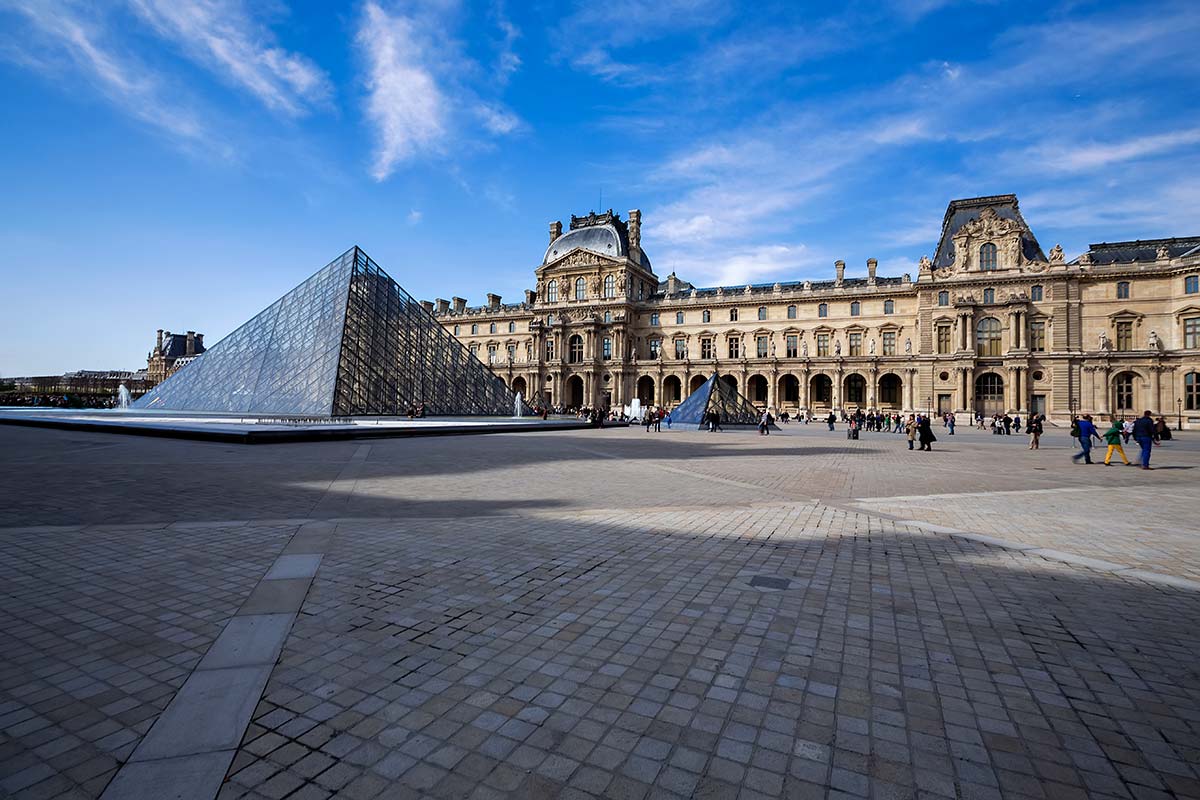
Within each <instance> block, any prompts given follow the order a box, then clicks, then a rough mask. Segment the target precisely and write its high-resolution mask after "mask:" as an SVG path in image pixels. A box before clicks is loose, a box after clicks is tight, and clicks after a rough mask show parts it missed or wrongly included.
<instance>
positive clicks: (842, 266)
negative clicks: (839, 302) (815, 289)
mask: <svg viewBox="0 0 1200 800" xmlns="http://www.w3.org/2000/svg"><path fill="white" fill-rule="evenodd" d="M833 266H834V267H836V268H837V285H838V286H841V285H842V281H844V280H845V279H846V262H845V261H842V260H841V259H840V258H839V259H838V260H837V261H835V262H833Z"/></svg>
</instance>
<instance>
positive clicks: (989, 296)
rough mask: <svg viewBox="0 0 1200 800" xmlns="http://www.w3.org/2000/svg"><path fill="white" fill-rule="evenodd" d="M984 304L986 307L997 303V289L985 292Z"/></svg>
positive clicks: (985, 290)
mask: <svg viewBox="0 0 1200 800" xmlns="http://www.w3.org/2000/svg"><path fill="white" fill-rule="evenodd" d="M983 302H984V304H985V305H989V306H990V305H991V304H992V303H994V302H996V290H995V289H984V290H983Z"/></svg>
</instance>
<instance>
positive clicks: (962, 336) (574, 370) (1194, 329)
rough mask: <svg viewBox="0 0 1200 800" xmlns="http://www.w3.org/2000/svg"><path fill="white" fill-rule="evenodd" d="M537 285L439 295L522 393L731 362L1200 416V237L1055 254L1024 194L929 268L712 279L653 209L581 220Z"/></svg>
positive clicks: (671, 388) (882, 385) (785, 373)
mask: <svg viewBox="0 0 1200 800" xmlns="http://www.w3.org/2000/svg"><path fill="white" fill-rule="evenodd" d="M535 274H536V279H537V288H536V289H533V290H529V291H526V292H525V299H524V301H523V302H520V303H515V304H504V303H502V302H501V298H500V297H499V296H497V295H493V294H489V295H488V303H487V305H485V306H481V307H474V308H468V307H467V305H466V301H465V300H463V299H462V298H459V297H456V298H454V299H453V301H451V302H448V301H445V300H438V301H437V302H436V305H434V304H432V303H427V304H426V306H427V307H428V308H429V309H430V310H432V311H433V312H434V313H435V316H436V317H437V319H438V320H439V321H440V322H441V323H442V325H444V326H445V327H446V328H447V329H449V330H450V331H452V332H453V333H454V335H455V336H457V337H459V339H460V340H461V341H463V343H464V344H466V345H467V346H468V347H470V348H471V349H472V350H473V351H474V352H475V353H476V354H477V356H478V357H479V358H480V359H481V360H482V361H484V362H485V363H488V364H490V365H491V366H492V368H493V369H494V370H495V371H496V372H497V373H498V374H500V375H501V376H503V377H504V379H505V381H506V382H507V383H508V384H509V386H511V387H512V388H513V389H515V390H519V391H521V392H523V393H524V394H525V395H526V396H527V397H531V398H532V397H536V396H537V395H539V394H540V395H541V397H542V398H543V399H544V400H549V401H550V402H551V403H556V404H562V405H565V406H579V405H593V404H594V405H600V406H608V405H617V404H626V403H628V402H629V401H630V400H631V399H632V398H634V397H638V398H640V399H641V400H642V402H643V403H657V404H662V405H667V406H671V405H674V404H676V403H678V402H679V401H680V400H681V399H682V398H683V397H685V396H686V395H687V394H688V393H690V392H691V391H693V390H694V389H695V388H697V387H698V386H699V385H700V384H701V383H702V382H703V381H704V380H705V379H706V378H707V377H708V376H709V375H711V374H712V372H713V370H719V371H720V372H721V374H722V376H724V378H725V379H726V380H728V381H731V382H733V383H735V384H736V386H737V389H738V390H739V391H740V392H742V393H743V394H744V395H746V396H747V397H748V398H749V399H750V400H752V401H753V402H755V403H757V404H759V405H762V406H770V407H772V408H774V409H775V410H776V411H780V410H787V411H789V412H792V413H796V412H799V411H803V410H810V411H812V412H813V413H814V414H818V415H819V414H825V413H828V411H829V410H830V409H846V410H850V409H855V408H860V407H861V408H867V409H884V410H900V411H922V410H923V411H934V412H945V411H954V412H958V413H962V414H971V413H973V412H975V411H981V412H983V413H984V414H989V415H990V414H992V413H997V412H1000V413H1003V412H1018V413H1020V414H1021V415H1022V416H1024V415H1027V414H1029V413H1031V412H1039V413H1045V414H1047V415H1048V416H1049V417H1050V418H1051V419H1052V420H1058V421H1062V420H1066V419H1068V418H1069V417H1070V415H1071V413H1079V412H1082V413H1092V414H1095V415H1099V416H1101V417H1109V416H1112V415H1120V416H1124V415H1134V414H1140V413H1141V412H1142V411H1143V410H1145V409H1150V410H1152V411H1154V412H1155V413H1157V414H1163V415H1165V416H1168V417H1170V418H1172V419H1174V418H1176V417H1177V416H1178V417H1182V418H1183V422H1184V424H1185V425H1187V424H1188V422H1189V419H1188V418H1189V417H1190V418H1191V419H1190V422H1191V425H1192V426H1193V427H1195V426H1200V236H1196V237H1188V238H1173V239H1155V240H1148V241H1134V242H1116V243H1103V244H1094V245H1092V246H1091V247H1090V248H1089V250H1088V252H1086V253H1084V254H1082V255H1080V256H1079V257H1078V258H1075V259H1073V260H1068V259H1067V258H1066V256H1065V254H1064V253H1063V250H1062V248H1061V247H1059V246H1057V245H1055V246H1054V247H1053V248H1051V249H1050V251H1049V253H1048V254H1047V253H1046V252H1045V251H1043V249H1042V247H1041V245H1040V244H1039V243H1038V241H1037V239H1036V237H1035V236H1034V235H1033V232H1032V231H1031V230H1030V228H1029V226H1028V225H1027V224H1026V222H1025V220H1024V218H1023V217H1022V216H1021V212H1020V210H1019V208H1018V205H1017V198H1016V197H1015V196H1013V195H999V196H995V197H978V198H972V199H967V200H955V201H953V202H951V203H950V206H949V208H948V209H947V210H946V215H945V218H944V220H943V222H942V233H941V238H940V240H939V241H938V243H937V248H936V250H935V251H934V256H933V258H932V259H930V258H928V257H923V258H922V259H921V261H920V264H919V272H918V275H917V277H916V279H915V280H913V279H912V277H911V276H910V275H907V274H906V275H902V276H900V277H885V276H880V275H878V274H876V261H875V259H867V277H865V278H847V277H846V276H845V264H844V262H842V261H837V262H835V277H834V279H833V280H823V281H789V282H780V283H775V284H764V285H750V286H721V287H715V288H699V287H695V286H693V285H692V284H690V283H688V282H686V281H684V280H681V279H679V278H678V277H676V276H675V274H674V273H672V274H670V275H668V276H667V277H666V278H665V279H659V278H658V277H657V275H656V274H655V272H654V270H653V267H652V266H651V263H650V259H649V258H648V257H647V256H646V254H645V252H643V250H642V248H641V213H640V212H638V211H631V212H629V215H628V220H627V221H623V220H621V219H620V218H619V216H617V215H615V214H613V213H612V212H611V211H609V212H607V213H604V214H595V213H593V214H589V215H588V216H586V217H572V218H571V223H570V228H569V230H568V231H567V232H566V233H563V232H562V224H561V223H559V222H554V223H551V225H550V243H549V246H548V247H547V249H546V252H545V255H544V256H543V258H542V262H541V265H540V266H539V267H537V269H536V273H535Z"/></svg>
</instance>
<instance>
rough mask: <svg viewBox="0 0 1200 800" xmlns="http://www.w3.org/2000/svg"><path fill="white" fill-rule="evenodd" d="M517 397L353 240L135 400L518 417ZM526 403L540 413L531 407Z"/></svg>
mask: <svg viewBox="0 0 1200 800" xmlns="http://www.w3.org/2000/svg"><path fill="white" fill-rule="evenodd" d="M515 402H516V397H515V396H514V394H513V393H512V392H510V391H509V389H508V387H506V386H505V385H504V381H503V380H501V379H500V378H499V377H497V376H496V375H495V374H494V373H493V372H492V371H491V370H490V369H488V368H487V366H486V365H484V364H482V363H480V361H479V360H478V359H477V358H476V357H475V356H473V355H472V354H471V353H470V351H468V350H467V348H465V347H463V346H462V344H461V343H459V341H458V340H457V339H455V338H454V336H452V335H451V334H450V333H448V332H447V331H446V330H445V329H444V328H442V326H441V325H439V324H438V322H437V320H435V319H434V318H433V316H432V315H430V314H429V312H427V311H426V310H425V309H424V308H422V307H421V305H420V303H418V302H417V301H416V300H414V299H413V298H412V297H410V296H409V294H408V293H407V292H406V291H404V289H403V288H401V286H400V285H399V284H398V283H396V282H395V281H394V280H392V279H391V278H390V277H389V276H388V274H387V273H386V272H384V271H383V270H382V269H380V267H379V265H378V264H376V263H375V262H374V261H372V260H371V259H370V258H369V257H368V256H367V254H366V253H364V252H363V251H362V250H361V249H360V248H358V247H353V248H351V249H350V250H347V251H346V252H345V253H343V254H342V255H341V256H340V257H338V258H336V259H334V261H332V262H331V263H330V264H329V265H327V266H326V267H324V268H323V269H321V270H319V271H318V272H317V273H316V274H315V275H313V276H312V277H310V278H309V279H308V280H306V281H304V283H302V284H300V285H299V286H297V287H296V288H295V289H292V290H291V291H290V292H288V293H287V294H285V295H284V296H283V297H281V298H280V299H279V300H277V301H275V302H274V303H273V304H271V305H270V306H269V307H268V308H266V309H265V310H263V311H262V312H260V313H259V314H258V315H257V316H255V317H254V318H253V319H251V320H250V321H249V322H247V323H245V324H244V325H242V326H241V327H240V328H238V329H237V330H235V331H234V332H233V333H231V334H230V335H229V336H227V337H225V338H224V339H222V340H221V341H220V342H218V343H217V344H215V345H213V346H212V347H210V348H209V349H208V350H207V351H206V352H205V353H204V354H203V355H201V356H200V357H199V358H197V359H196V360H195V361H193V362H191V363H190V364H188V365H187V366H185V367H183V368H182V369H181V370H179V372H177V373H175V374H174V375H172V376H171V377H170V378H168V379H167V380H166V381H164V382H163V383H161V384H159V385H158V386H156V387H155V388H154V389H153V390H151V391H150V392H148V393H146V394H145V395H144V396H142V397H141V398H140V399H139V400H138V401H137V402H136V403H134V404H133V406H134V408H144V409H162V410H172V411H207V412H227V413H244V414H286V415H298V416H334V417H342V416H366V415H403V414H405V413H407V412H408V410H409V409H414V408H418V407H421V406H423V407H424V410H425V413H426V414H429V415H435V416H465V415H494V416H511V415H512V413H513V410H514V404H515ZM525 413H531V410H530V409H529V408H528V406H526V407H525Z"/></svg>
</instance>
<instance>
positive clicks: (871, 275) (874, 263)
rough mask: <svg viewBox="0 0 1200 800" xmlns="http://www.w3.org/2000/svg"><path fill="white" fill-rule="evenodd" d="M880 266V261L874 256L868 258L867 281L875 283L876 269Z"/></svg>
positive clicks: (871, 283)
mask: <svg viewBox="0 0 1200 800" xmlns="http://www.w3.org/2000/svg"><path fill="white" fill-rule="evenodd" d="M878 267H879V261H878V260H877V259H874V258H868V259H867V283H869V284H870V285H872V286H874V285H875V270H876V269H877V268H878Z"/></svg>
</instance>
